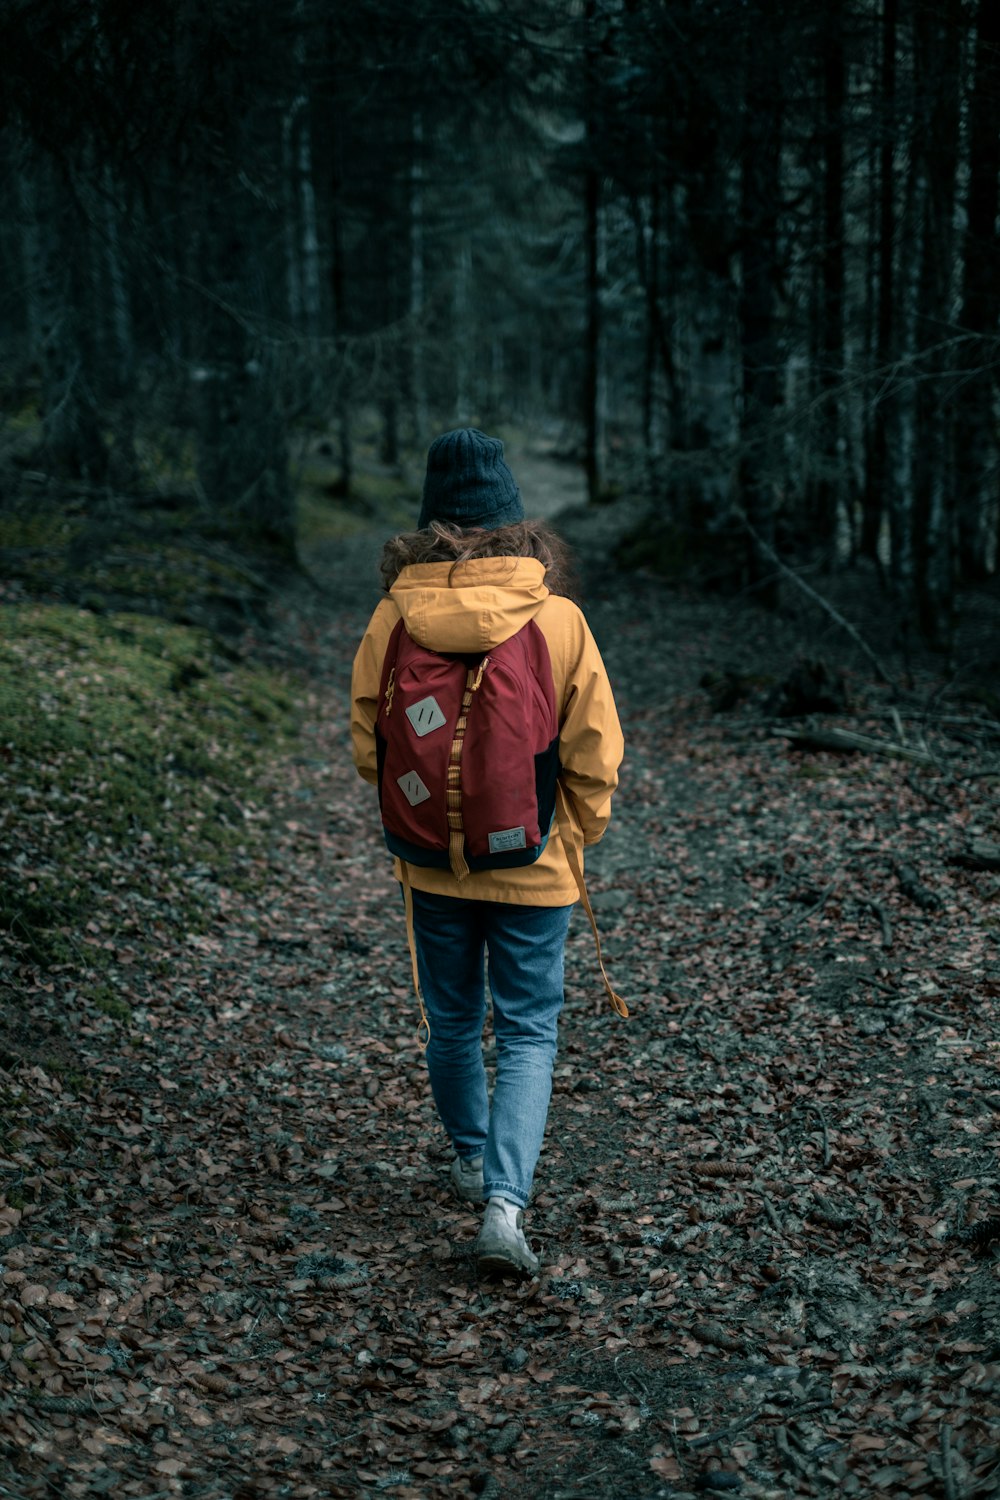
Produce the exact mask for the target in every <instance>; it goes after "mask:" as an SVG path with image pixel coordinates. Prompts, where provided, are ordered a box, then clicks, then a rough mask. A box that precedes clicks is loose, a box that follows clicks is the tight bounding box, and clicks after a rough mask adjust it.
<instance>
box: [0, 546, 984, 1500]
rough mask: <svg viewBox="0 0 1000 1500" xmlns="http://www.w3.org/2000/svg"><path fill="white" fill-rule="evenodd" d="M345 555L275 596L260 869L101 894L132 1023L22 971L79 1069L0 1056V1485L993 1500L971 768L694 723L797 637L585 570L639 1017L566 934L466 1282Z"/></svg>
mask: <svg viewBox="0 0 1000 1500" xmlns="http://www.w3.org/2000/svg"><path fill="white" fill-rule="evenodd" d="M366 549H367V550H366ZM371 549H372V540H371V538H365V537H359V538H356V539H352V541H351V543H350V544H345V545H344V546H343V547H342V548H341V549H340V552H339V554H338V556H337V557H336V558H335V559H328V566H327V568H326V575H327V580H328V581H330V582H332V583H333V584H334V585H335V589H334V590H332V591H331V596H332V597H333V598H335V599H336V600H337V605H336V608H335V609H332V610H331V609H330V607H329V606H321V605H319V604H318V603H317V602H316V600H315V599H314V598H313V597H311V596H309V597H301V598H299V597H293V598H290V599H289V601H288V604H287V608H286V613H285V616H284V619H283V623H282V630H283V631H284V635H285V641H286V646H285V648H284V649H286V650H287V641H289V640H290V641H291V642H292V644H293V646H294V649H295V653H296V658H297V660H298V661H299V662H301V661H302V660H303V659H305V660H306V661H307V663H308V665H307V668H306V669H303V668H302V667H301V666H299V667H298V668H297V669H296V676H295V678H294V684H293V686H292V687H291V689H290V690H291V691H292V692H293V693H295V694H297V695H298V696H299V699H300V708H301V713H302V716H303V721H304V727H303V732H302V738H301V741H300V742H299V744H298V745H297V746H296V747H293V748H292V749H291V750H289V751H285V750H281V751H280V752H276V754H275V756H274V758H273V760H272V763H271V765H270V768H269V770H268V773H267V776H266V784H264V785H261V786H259V787H258V788H257V789H256V796H255V805H256V807H257V808H258V810H259V813H260V817H261V818H262V820H263V822H264V826H265V837H264V840H263V843H262V844H260V845H259V846H257V847H256V848H255V850H254V851H253V852H252V853H250V854H249V855H248V861H249V864H250V866H251V867H250V868H249V869H248V870H247V871H246V872H245V874H246V877H247V884H246V890H245V893H233V894H232V895H231V897H229V898H226V897H225V896H223V897H222V898H221V899H219V897H218V893H216V896H215V899H214V900H213V903H212V909H211V910H210V911H209V912H208V913H207V918H206V921H205V924H204V927H203V930H201V931H192V932H191V933H190V935H189V940H188V941H187V942H185V943H183V944H175V945H173V946H169V947H167V948H166V949H165V948H164V947H163V946H162V944H160V943H158V942H157V923H156V916H155V909H151V910H152V912H153V914H152V916H151V921H150V927H149V930H148V932H146V933H145V935H143V934H142V933H139V932H136V931H133V932H131V933H130V935H129V936H128V939H127V941H122V939H121V937H120V936H118V935H117V931H116V923H118V922H119V920H120V918H121V916H122V913H123V912H125V911H126V910H127V903H128V890H127V887H126V886H125V885H124V884H122V885H121V886H120V890H119V894H118V895H117V896H115V895H114V894H112V896H111V898H110V899H109V902H108V903H107V906H106V907H105V909H104V910H103V911H102V912H101V914H100V918H99V919H98V922H97V926H98V932H97V934H91V936H92V937H95V938H96V939H97V940H98V941H100V942H101V943H108V944H110V945H111V949H110V955H111V956H110V960H109V961H110V964H111V974H112V977H113V979H114V982H115V984H116V986H117V987H118V992H120V993H121V994H122V996H123V998H124V1000H125V1001H126V1003H127V1004H128V1006H129V1016H128V1019H127V1021H125V1022H122V1021H121V1020H120V1019H117V1020H116V1019H115V1018H114V1017H112V1016H110V1015H108V1014H105V1013H101V1012H99V1011H97V1012H95V1011H94V1010H93V1008H89V1007H86V1006H83V1007H81V1006H80V1004H79V1003H75V1002H74V996H75V995H76V993H77V991H78V988H79V984H80V967H81V961H80V960H79V959H77V960H74V961H72V962H66V963H63V964H61V965H55V966H54V967H51V968H49V969H43V968H41V967H40V966H38V965H37V964H36V963H35V962H34V961H33V956H32V954H31V953H30V952H26V951H25V950H24V949H23V948H19V947H18V946H17V944H16V942H15V943H14V944H13V945H12V947H11V950H10V952H9V953H8V956H7V958H6V960H5V963H4V968H3V971H2V973H3V977H4V980H5V981H7V982H9V984H10V986H11V988H12V989H13V988H14V987H16V992H17V994H18V996H19V999H20V1003H21V1004H22V1005H23V1006H24V1008H25V1010H26V1011H27V1012H28V1013H30V1015H31V1016H32V1018H33V1023H34V1022H36V1021H37V1024H38V1026H40V1027H41V1026H43V1025H44V1024H46V1021H47V1019H48V1018H53V1017H58V1018H59V1020H60V1022H61V1024H62V1026H63V1028H64V1030H63V1045H64V1046H65V1047H66V1049H67V1050H68V1051H69V1052H71V1053H72V1055H73V1057H74V1058H75V1059H76V1070H77V1072H78V1073H79V1074H80V1075H81V1077H80V1078H79V1079H76V1080H74V1082H73V1083H72V1084H70V1083H69V1082H67V1080H66V1076H65V1074H64V1075H63V1076H60V1074H59V1072H58V1071H54V1070H53V1069H51V1068H49V1069H47V1068H46V1067H45V1066H43V1065H42V1063H41V1062H40V1061H39V1056H40V1054H39V1053H38V1052H37V1051H34V1052H32V1051H30V1050H29V1051H28V1052H27V1054H26V1055H22V1056H18V1055H14V1054H13V1053H8V1054H5V1058H4V1068H3V1071H2V1072H0V1090H2V1092H0V1119H2V1138H0V1170H2V1172H3V1197H2V1199H0V1236H2V1237H0V1267H2V1270H0V1358H2V1360H3V1382H2V1390H0V1468H2V1473H3V1478H2V1480H0V1494H4V1493H6V1494H10V1495H14V1496H17V1497H18V1500H35V1497H41V1496H43V1495H50V1494H52V1493H54V1492H58V1493H60V1494H65V1495H67V1496H90V1495H96V1494H102V1493H109V1494H110V1493H113V1494H115V1495H123V1496H128V1495H132V1496H136V1497H138V1496H149V1495H151V1494H156V1495H158V1496H159V1495H163V1496H168V1495H174V1494H176V1495H179V1496H192V1497H195V1496H209V1495H212V1496H216V1495H218V1496H223V1495H226V1496H233V1497H238V1500H242V1497H244V1496H250V1495H254V1496H261V1497H267V1496H275V1497H277V1496H293V1497H302V1500H307V1497H311V1496H355V1495H362V1494H369V1493H379V1494H382V1493H385V1494H389V1495H398V1496H402V1497H406V1496H426V1495H432V1494H448V1495H456V1496H459V1495H470V1496H471V1495H480V1496H481V1495H505V1494H507V1495H514V1494H515V1493H518V1492H521V1491H523V1490H524V1488H525V1486H528V1488H529V1489H530V1492H531V1493H532V1494H533V1495H536V1496H541V1497H548V1500H557V1497H572V1496H584V1495H594V1494H608V1495H611V1494H622V1493H629V1494H634V1495H650V1496H652V1495H674V1496H676V1495H684V1494H692V1493H695V1492H719V1493H723V1492H729V1493H739V1494H741V1495H744V1496H759V1497H764V1496H775V1497H777V1496H784V1495H788V1494H797V1495H806V1496H810V1495H815V1496H822V1495H826V1494H829V1493H834V1492H835V1493H839V1494H844V1495H852V1494H853V1495H861V1496H867V1495H871V1494H886V1495H889V1496H897V1495H898V1496H903V1495H921V1494H926V1495H929V1496H931V1495H933V1496H937V1495H945V1496H952V1495H954V1496H956V1497H957V1496H962V1497H974V1496H977V1495H982V1496H986V1495H989V1494H993V1493H995V1490H996V1485H997V1480H998V1472H1000V1471H998V1467H997V1465H998V1453H997V1444H996V1434H997V1430H998V1422H1000V1332H998V1330H1000V1285H998V1262H997V1258H996V1254H995V1251H996V1223H997V1214H998V1196H1000V1195H998V1167H997V1150H996V1148H997V1138H996V1135H997V1129H998V1124H1000V1085H998V1079H997V1072H996V1065H997V1037H998V1036H1000V1029H998V1026H997V1015H996V1010H997V998H998V996H1000V955H998V952H997V934H998V926H1000V924H998V920H997V905H996V897H997V893H998V887H997V880H996V877H995V876H991V875H989V874H985V875H984V874H983V873H982V872H976V871H973V870H970V869H968V868H965V867H963V866H962V865H960V864H955V863H952V862H950V860H949V856H950V855H951V854H952V853H954V851H955V850H956V848H961V847H964V846H965V844H966V842H967V840H968V838H969V837H970V836H972V835H973V834H975V835H977V836H978V835H979V834H981V833H982V832H983V831H984V829H985V830H986V831H987V832H988V825H989V816H990V801H989V799H990V791H989V788H990V785H991V782H990V780H989V778H987V777H976V776H969V777H968V778H967V779H963V776H962V773H963V771H964V770H968V769H969V765H970V764H971V762H970V763H969V764H967V763H966V762H965V761H964V760H962V759H961V758H960V756H958V757H956V756H955V755H952V756H950V758H948V760H947V762H946V763H945V764H944V768H943V769H939V770H937V771H935V770H927V769H926V768H920V769H919V770H917V771H913V770H912V769H911V768H909V767H905V766H902V767H901V766H900V765H899V764H898V763H897V762H894V761H889V760H883V759H880V758H878V757H876V756H869V755H859V756H853V757H851V758H850V759H846V758H845V757H844V756H842V755H838V754H835V753H833V752H829V751H824V750H818V751H815V752H808V753H806V754H804V755H803V754H802V753H801V752H798V751H796V750H794V749H792V748H790V747H789V745H788V744H786V743H784V742H781V741H779V740H777V739H775V738H774V737H773V736H770V734H769V733H768V726H767V724H766V722H765V721H764V719H763V718H762V716H761V712H760V706H759V704H755V703H754V701H753V699H752V698H751V699H750V700H749V701H747V700H743V701H742V702H741V703H740V704H738V705H737V707H736V708H734V709H733V710H731V711H730V712H728V713H726V714H720V713H716V712H714V711H713V707H712V704H711V701H710V699H709V697H708V696H707V695H706V693H705V692H704V691H702V690H701V689H699V687H698V683H699V681H700V679H701V677H702V675H703V673H704V672H705V669H706V665H707V664H710V663H711V661H712V660H713V658H714V657H717V655H718V653H719V652H720V650H723V651H728V652H730V653H731V656H732V658H733V659H734V660H737V659H738V658H739V657H740V654H741V653H743V654H744V655H746V654H748V653H749V654H753V653H754V652H757V654H758V656H759V657H760V658H761V659H767V660H772V661H773V660H775V659H776V658H777V659H780V658H781V653H782V652H783V651H784V652H786V653H787V654H788V655H789V657H790V656H791V655H792V654H793V653H794V649H795V642H797V639H798V629H797V626H796V623H795V622H794V621H791V622H788V621H786V622H785V623H784V625H783V626H782V627H781V628H780V629H779V630H778V631H777V633H776V631H775V627H774V625H773V623H771V622H759V623H758V622H757V619H756V617H755V616H753V615H750V614H749V613H740V612H739V611H733V612H731V613H730V615H728V616H726V615H723V616H722V623H721V624H720V611H719V607H718V606H717V605H711V604H709V603H706V602H705V601H704V600H699V599H698V598H696V597H694V596H692V597H687V596H684V595H683V594H677V593H671V592H667V591H666V590H664V589H663V588H662V587H661V586H660V585H659V584H658V583H656V582H655V581H654V580H651V579H643V578H641V577H640V578H632V579H630V580H628V582H627V584H624V585H623V584H622V582H621V580H616V579H615V578H614V577H613V576H611V577H607V578H605V579H604V581H603V583H602V584H601V585H600V586H598V587H596V588H595V589H594V590H593V592H592V595H591V597H590V603H589V606H588V614H589V617H590V618H591V621H592V623H593V625H594V628H595V632H596V633H597V635H598V638H599V640H600V641H601V644H602V647H603V649H604V651H605V655H606V658H607V660H608V664H609V669H610V670H611V673H612V676H613V679H614V681H615V685H616V690H617V692H618V695H619V698H620V700H621V705H622V710H623V719H624V721H625V727H626V734H627V738H628V747H629V752H628V760H627V763H626V767H625V770H624V773H623V780H622V788H621V792H620V794H619V798H618V802H617V806H616V819H615V823H614V825H613V828H612V831H611V832H610V833H609V835H608V838H607V839H606V840H605V842H604V844H603V845H602V846H601V847H600V849H598V850H595V851H594V856H595V857H594V858H593V860H592V861H591V866H590V868H591V872H592V874H591V881H592V888H593V893H594V897H595V906H596V907H597V909H598V914H599V920H600V922H601V925H602V929H603V931H604V933H605V936H606V940H607V949H608V956H609V959H610V961H611V963H612V964H613V969H614V976H615V980H616V983H617V984H618V985H619V987H620V988H621V989H622V991H623V993H625V994H626V995H627V996H628V998H629V1000H630V1003H632V1004H633V1006H634V1014H633V1018H632V1019H631V1020H630V1021H629V1022H628V1023H624V1024H623V1023H621V1022H619V1021H618V1020H617V1019H616V1018H615V1017H613V1016H612V1015H610V1014H609V1013H606V1010H605V1008H604V1006H603V1004H602V1002H601V1000H600V996H599V986H598V985H597V984H596V983H595V982H594V961H593V953H592V947H591V943H592V940H591V939H590V937H589V935H588V933H587V932H586V931H585V930H584V924H581V923H575V924H574V928H573V932H572V935H571V938H570V944H569V950H568V959H569V962H568V976H569V977H568V983H567V999H566V1008H565V1015H564V1021H563V1029H562V1036H561V1050H560V1055H559V1058H558V1060H557V1066H556V1071H555V1077H554V1087H553V1099H552V1108H551V1114H550V1124H549V1130H548V1134H547V1138H546V1146H545V1149H544V1152H543V1156H542V1159H541V1162H540V1164H539V1170H538V1175H537V1179H536V1188H535V1197H534V1201H533V1204H532V1208H531V1212H530V1216H529V1222H528V1227H529V1233H530V1235H531V1237H532V1238H533V1240H534V1242H535V1245H536V1248H538V1249H539V1251H540V1253H541V1254H542V1257H543V1271H542V1273H541V1275H540V1276H539V1277H538V1278H536V1279H535V1280H533V1281H530V1282H527V1283H524V1284H522V1285H520V1286H516V1287H510V1286H504V1285H496V1284H489V1283H483V1284H479V1283H477V1281H476V1278H475V1274H474V1268H473V1263H472V1259H471V1256H470V1246H471V1242H472V1239H473V1236H474V1234H475V1228H476V1216H475V1214H474V1213H470V1212H469V1211H468V1209H467V1208H466V1207H463V1206H462V1205H459V1204H457V1203H455V1202H453V1201H452V1200H451V1198H450V1197H449V1192H448V1182H447V1164H448V1160H449V1153H448V1149H447V1143H446V1142H445V1141H444V1140H443V1139H442V1136H441V1133H440V1129H439V1127H438V1126H437V1124H436V1119H435V1116H434V1112H433V1109H432V1106H431V1104H430V1100H429V1095H428V1090H427V1086H426V1081H425V1078H424V1073H423V1067H422V1062H421V1058H420V1054H419V1052H418V1049H417V1046H416V1025H415V1022H416V1015H415V1009H414V1005H413V1002H412V997H411V996H410V993H409V989H408V982H407V975H408V964H407V955H406V951H405V936H404V932H403V923H402V920H401V912H400V907H399V902H398V896H397V894H396V892H395V890H394V886H393V882H392V880H391V877H390V871H389V868H388V861H387V859H386V858H385V856H384V854H383V852H382V849H381V840H380V836H379V832H378V828H377V820H376V816H375V810H374V807H373V799H372V795H371V793H370V791H369V789H367V788H365V787H364V786H363V785H362V784H361V783H360V782H358V781H357V780H356V778H355V776H354V773H353V770H352V769H351V767H350V765H349V751H348V741H347V734H346V727H345V695H346V682H347V675H348V672H349V666H350V659H351V655H352V653H353V648H354V644H355V641H356V639H357V637H358V635H359V632H360V630H361V629H362V628H363V624H364V621H365V618H366V615H367V611H368V609H369V608H370V606H371V603H372V591H371V590H370V589H369V587H368V585H367V583H366V582H363V581H362V580H364V579H366V578H367V577H369V576H371V570H370V554H371ZM782 630H783V631H784V632H785V634H784V636H783V635H782V633H781V632H782ZM755 633H756V634H755ZM665 640H669V642H670V647H669V650H665V649H664V641H665ZM269 649H272V650H273V651H274V652H275V653H276V655H277V656H279V657H280V654H281V650H282V649H283V648H282V645H281V642H280V641H279V642H278V643H277V644H274V643H272V644H271V646H270V647H269ZM290 657H291V653H290V652H288V659H290ZM651 664H655V671H653V670H652V667H651ZM850 670H851V664H850V663H849V662H848V664H847V671H848V673H850ZM851 686H852V702H853V704H854V706H855V707H854V712H855V716H856V717H855V720H854V721H853V722H858V715H859V714H860V723H861V726H862V727H863V728H872V729H873V730H874V729H875V728H877V723H878V722H879V716H880V715H881V714H882V711H883V705H882V703H881V700H880V698H879V693H880V691H881V690H877V689H875V688H872V687H870V686H869V685H868V684H867V682H866V681H865V680H863V679H861V678H858V679H857V680H855V681H853V682H852V684H851ZM918 686H920V684H918ZM930 690H931V688H930V685H929V684H928V691H930ZM859 704H860V705H861V707H860V710H859V708H858V705H859ZM866 712H867V715H868V719H870V720H871V723H870V724H869V723H868V719H866ZM969 754H970V755H971V754H972V751H971V750H970V751H969ZM901 868H902V869H904V870H905V871H906V872H907V877H906V878H901V877H900V874H899V870H900V869H901ZM914 882H916V884H914ZM907 885H909V890H908V889H907ZM917 889H919V890H922V891H929V892H931V893H932V894H933V898H934V900H933V902H924V901H921V900H916V899H914V894H913V893H914V891H915V890H917ZM84 941H86V939H84ZM84 960H85V955H84ZM487 1045H488V1047H489V1046H490V1043H489V1038H487ZM4 1486H6V1488H4Z"/></svg>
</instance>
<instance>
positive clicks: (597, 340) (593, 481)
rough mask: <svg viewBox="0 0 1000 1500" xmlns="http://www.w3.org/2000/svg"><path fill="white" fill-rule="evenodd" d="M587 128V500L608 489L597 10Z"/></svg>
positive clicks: (589, 57) (589, 47)
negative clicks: (603, 454)
mask: <svg viewBox="0 0 1000 1500" xmlns="http://www.w3.org/2000/svg"><path fill="white" fill-rule="evenodd" d="M584 26H585V36H586V40H585V44H584V46H585V51H584V123H585V128H586V143H585V144H586V152H587V157H586V163H585V166H584V176H583V241H584V263H585V272H584V275H585V278H586V280H585V289H584V307H585V312H584V342H583V467H584V472H585V474H586V478H587V499H588V500H589V501H590V503H591V504H594V502H595V501H597V500H599V499H600V496H601V492H602V490H603V488H604V476H603V474H602V473H601V414H600V401H601V377H600V361H601V243H600V241H601V178H600V172H599V169H598V161H597V153H598V151H599V150H600V148H601V144H602V142H601V130H600V122H599V120H598V100H597V89H598V80H597V45H598V43H597V36H596V26H597V4H596V0H586V5H585V7H584Z"/></svg>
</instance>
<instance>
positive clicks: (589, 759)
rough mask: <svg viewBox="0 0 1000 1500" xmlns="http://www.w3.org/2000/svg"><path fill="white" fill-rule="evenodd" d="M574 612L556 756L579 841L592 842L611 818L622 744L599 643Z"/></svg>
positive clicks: (598, 836) (595, 840)
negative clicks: (612, 799)
mask: <svg viewBox="0 0 1000 1500" xmlns="http://www.w3.org/2000/svg"><path fill="white" fill-rule="evenodd" d="M573 614H574V619H573V622H572V628H571V632H570V642H569V645H570V650H569V658H568V661H567V664H566V665H567V678H566V686H565V690H564V699H563V703H564V708H563V720H562V725H561V727H560V731H559V759H560V762H561V765H562V772H561V778H562V783H563V786H564V787H565V789H566V792H567V793H568V795H569V798H570V801H571V803H572V806H573V810H574V812H575V813H576V816H577V818H578V819H579V823H580V827H581V829H582V830H583V841H584V843H585V844H596V843H597V841H598V839H600V837H601V835H602V834H603V833H604V830H605V828H607V826H608V822H609V820H610V818H611V795H612V793H613V792H614V790H615V788H616V787H617V785H618V768H619V766H620V765H621V763H622V757H623V755H624V753H625V742H624V740H623V738H622V729H621V724H620V723H619V720H618V711H617V709H616V708H615V700H614V695H613V693H612V691H611V683H610V682H609V681H608V674H607V671H606V670H605V666H604V662H603V661H602V660H601V653H600V651H599V650H598V649H597V642H596V641H595V640H594V637H593V636H592V635H591V633H590V628H589V626H588V625H587V622H586V620H585V619H584V618H583V615H582V614H581V613H580V612H579V610H574V612H573Z"/></svg>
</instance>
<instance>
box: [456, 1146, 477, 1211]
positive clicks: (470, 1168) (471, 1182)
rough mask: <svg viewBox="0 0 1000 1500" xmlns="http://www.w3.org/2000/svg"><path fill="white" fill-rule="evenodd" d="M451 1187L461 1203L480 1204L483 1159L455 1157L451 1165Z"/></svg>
mask: <svg viewBox="0 0 1000 1500" xmlns="http://www.w3.org/2000/svg"><path fill="white" fill-rule="evenodd" d="M451 1185H452V1187H453V1188H454V1189H455V1192H456V1193H457V1194H458V1196H459V1197H460V1198H461V1199H462V1201H463V1203H482V1201H483V1158H482V1157H481V1156H466V1157H461V1156H456V1157H455V1160H454V1161H453V1162H452V1164H451Z"/></svg>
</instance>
